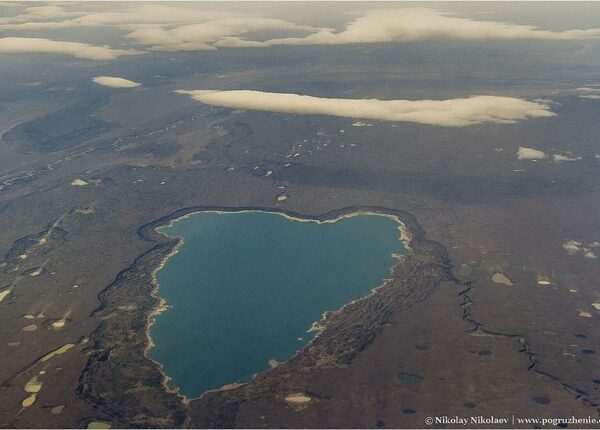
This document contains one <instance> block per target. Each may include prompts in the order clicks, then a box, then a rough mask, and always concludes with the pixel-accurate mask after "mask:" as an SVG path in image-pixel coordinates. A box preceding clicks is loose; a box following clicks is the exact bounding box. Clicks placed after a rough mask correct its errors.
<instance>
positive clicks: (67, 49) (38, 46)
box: [0, 37, 140, 61]
mask: <svg viewBox="0 0 600 430" xmlns="http://www.w3.org/2000/svg"><path fill="white" fill-rule="evenodd" d="M0 53H2V54H26V53H29V54H63V55H71V56H73V57H77V58H85V59H88V60H95V61H104V60H114V59H115V58H117V57H120V56H122V55H135V54H139V53H140V52H139V51H135V50H125V49H112V48H109V47H106V46H96V45H89V44H87V43H78V42H63V41H58V40H50V39H40V38H36V37H5V38H0Z"/></svg>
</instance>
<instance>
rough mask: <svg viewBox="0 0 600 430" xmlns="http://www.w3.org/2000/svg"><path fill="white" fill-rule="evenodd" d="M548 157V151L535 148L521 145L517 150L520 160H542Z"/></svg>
mask: <svg viewBox="0 0 600 430" xmlns="http://www.w3.org/2000/svg"><path fill="white" fill-rule="evenodd" d="M543 158H546V153H544V152H542V151H539V150H537V149H533V148H526V147H523V146H519V150H518V151H517V159H518V160H541V159H543Z"/></svg>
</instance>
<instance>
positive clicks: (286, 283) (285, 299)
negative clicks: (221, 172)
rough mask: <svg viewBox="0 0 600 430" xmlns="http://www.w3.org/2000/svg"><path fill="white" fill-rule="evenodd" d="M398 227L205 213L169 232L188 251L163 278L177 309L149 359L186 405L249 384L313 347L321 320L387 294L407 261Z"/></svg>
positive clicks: (165, 294)
mask: <svg viewBox="0 0 600 430" xmlns="http://www.w3.org/2000/svg"><path fill="white" fill-rule="evenodd" d="M398 227H399V224H398V222H397V221H396V220H395V219H393V218H390V217H386V216H381V215H375V214H360V215H356V216H352V217H345V218H341V219H338V220H337V221H335V222H326V223H317V222H314V221H306V220H298V219H292V218H288V217H284V216H282V215H280V214H276V213H270V212H258V211H257V212H237V213H214V212H198V213H194V214H191V215H189V216H187V217H184V218H181V219H179V220H177V221H175V222H173V223H172V225H170V226H167V227H163V228H162V229H161V232H162V233H164V234H166V235H168V236H172V237H182V238H183V239H184V243H183V245H182V246H181V247H180V249H179V251H178V252H177V253H176V254H174V255H172V256H170V257H169V258H168V259H167V261H166V262H165V264H164V266H163V267H162V268H161V269H160V270H159V271H158V272H157V274H156V277H157V281H158V284H159V291H158V295H159V296H160V297H162V298H164V299H165V300H166V302H167V305H168V306H169V308H168V309H167V310H165V311H164V312H162V313H161V314H160V315H158V316H157V317H156V320H155V323H154V324H153V325H152V327H151V332H150V334H151V337H152V340H153V342H154V346H153V347H152V348H151V350H150V352H149V355H150V357H151V358H152V359H154V360H156V361H157V362H159V363H160V364H162V365H163V366H164V369H163V370H164V372H165V374H166V375H167V376H168V377H169V378H170V381H169V386H171V387H179V388H180V392H181V393H182V394H184V395H186V396H188V397H197V396H199V395H200V394H202V393H203V392H205V391H206V390H209V389H216V388H219V387H221V386H223V385H225V384H230V383H234V382H238V381H249V380H251V379H252V377H253V375H254V374H255V373H257V372H262V371H265V370H267V369H268V368H269V360H272V359H274V360H277V361H283V360H286V359H288V358H290V357H291V356H293V355H294V353H295V352H296V351H298V350H299V349H301V348H302V347H304V346H305V345H306V344H307V343H308V342H309V341H310V340H311V338H312V336H313V334H312V333H307V330H308V329H309V328H310V327H311V325H312V323H313V322H315V321H318V320H320V319H321V317H322V314H323V312H325V311H330V310H337V309H339V308H340V307H342V306H343V305H344V304H346V303H349V302H351V301H353V300H355V299H358V298H361V297H363V296H365V295H367V294H369V293H370V291H371V290H372V289H373V288H376V287H378V286H380V285H381V284H382V283H383V281H384V279H385V278H386V277H387V276H388V275H389V269H390V267H391V266H392V265H393V264H394V263H395V262H397V259H396V258H395V257H394V256H393V255H392V254H405V253H406V250H405V248H404V245H403V243H402V242H401V240H400V231H399V229H398Z"/></svg>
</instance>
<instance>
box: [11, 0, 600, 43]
mask: <svg viewBox="0 0 600 430" xmlns="http://www.w3.org/2000/svg"><path fill="white" fill-rule="evenodd" d="M91 9H92V10H90V8H89V7H88V8H81V7H79V6H78V5H77V4H75V5H69V6H65V5H64V4H63V5H61V6H58V5H46V6H33V7H23V10H22V11H21V13H20V14H18V15H14V16H8V17H3V18H0V30H2V29H4V30H14V31H19V30H26V31H35V30H53V29H62V28H75V27H114V28H117V29H119V30H122V31H125V32H126V36H127V37H128V38H129V39H131V40H133V41H135V42H136V43H138V44H140V45H143V46H145V47H147V48H148V49H151V50H163V51H196V50H214V49H218V48H222V47H238V48H244V47H269V46H276V45H344V44H368V43H403V42H414V41H422V40H433V39H441V40H479V41H488V40H526V39H529V40H584V39H594V38H600V28H592V29H572V30H566V31H551V30H544V29H540V28H538V27H536V26H532V25H522V24H513V23H506V22H498V21H485V20H476V19H468V18H463V17H460V16H458V15H455V14H451V13H448V12H444V11H440V10H437V9H429V8H390V9H377V10H366V11H363V12H362V14H361V15H359V16H358V17H356V18H354V19H353V20H352V21H350V22H348V23H346V24H345V25H344V26H343V27H342V28H341V29H335V28H323V27H314V26H308V25H299V24H296V23H293V22H290V21H287V20H284V19H278V18H275V17H266V16H261V15H260V14H257V13H246V14H241V13H234V12H231V11H229V12H226V11H215V10H202V9H200V8H193V7H186V6H183V5H182V4H177V5H161V4H135V3H127V4H126V5H119V6H116V7H114V8H112V9H111V11H110V12H104V11H101V10H100V11H99V10H93V9H94V8H93V7H92V8H91ZM273 31H276V32H278V33H282V34H283V36H282V37H279V36H277V37H276V38H273V37H274V36H270V37H271V39H267V40H265V39H259V38H257V37H256V34H257V33H261V32H262V33H263V34H264V33H265V32H273ZM288 35H289V36H288Z"/></svg>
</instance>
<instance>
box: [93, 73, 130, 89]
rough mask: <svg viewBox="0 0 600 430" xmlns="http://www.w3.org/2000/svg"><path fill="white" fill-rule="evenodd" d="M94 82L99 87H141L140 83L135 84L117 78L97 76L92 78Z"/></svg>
mask: <svg viewBox="0 0 600 430" xmlns="http://www.w3.org/2000/svg"><path fill="white" fill-rule="evenodd" d="M92 81H94V82H95V83H96V84H98V85H103V86H105V87H111V88H135V87H139V86H140V85H141V84H140V83H138V82H133V81H130V80H129V79H123V78H117V77H115V76H96V77H95V78H92Z"/></svg>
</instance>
